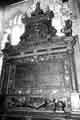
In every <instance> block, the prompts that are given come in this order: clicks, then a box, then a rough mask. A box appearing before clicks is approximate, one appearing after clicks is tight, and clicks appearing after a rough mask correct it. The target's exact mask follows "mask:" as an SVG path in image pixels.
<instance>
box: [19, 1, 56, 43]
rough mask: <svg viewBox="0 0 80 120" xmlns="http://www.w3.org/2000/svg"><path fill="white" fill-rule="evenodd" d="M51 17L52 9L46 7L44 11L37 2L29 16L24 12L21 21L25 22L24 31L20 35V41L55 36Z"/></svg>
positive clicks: (52, 14)
mask: <svg viewBox="0 0 80 120" xmlns="http://www.w3.org/2000/svg"><path fill="white" fill-rule="evenodd" d="M53 17H54V13H53V11H51V10H50V9H49V8H48V10H47V11H46V12H45V13H44V11H43V10H42V9H41V8H40V3H39V2H38V3H37V4H36V9H35V11H34V12H32V13H31V17H28V16H27V14H25V15H24V16H23V18H22V22H23V23H24V24H25V32H24V34H23V35H22V36H21V42H22V41H23V40H25V41H27V42H28V41H29V42H30V41H40V40H43V39H48V38H49V37H50V36H55V35H56V32H57V30H56V29H55V28H54V27H52V25H51V20H52V18H53Z"/></svg>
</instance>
